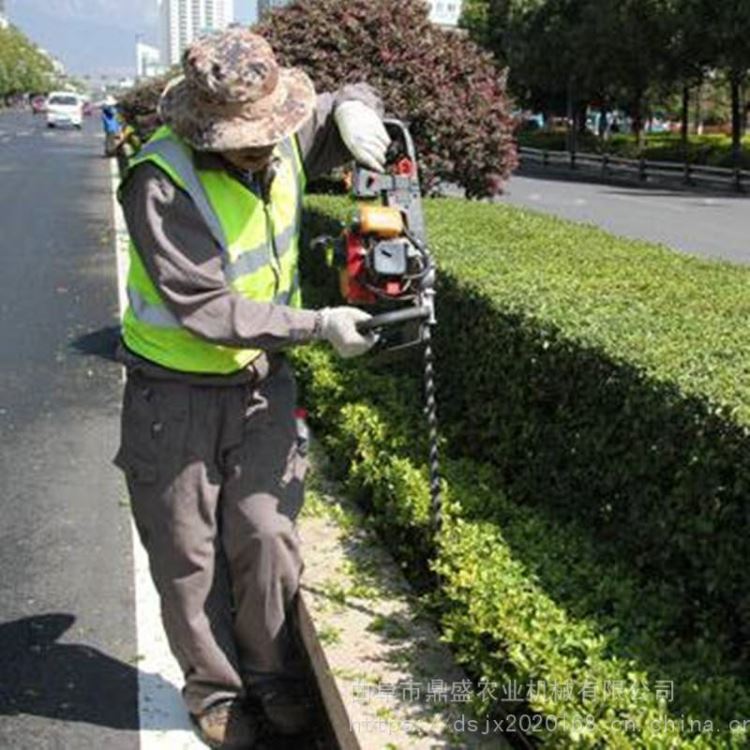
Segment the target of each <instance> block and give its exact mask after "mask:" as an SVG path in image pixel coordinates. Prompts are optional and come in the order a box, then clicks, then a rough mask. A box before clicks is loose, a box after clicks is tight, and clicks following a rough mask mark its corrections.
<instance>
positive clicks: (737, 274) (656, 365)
mask: <svg viewBox="0 0 750 750" xmlns="http://www.w3.org/2000/svg"><path fill="white" fill-rule="evenodd" d="M426 211H427V226H428V229H429V236H430V242H431V245H432V247H433V248H434V250H435V252H436V255H437V257H438V262H439V265H440V268H441V270H442V271H443V272H448V273H451V274H456V275H458V276H460V278H461V281H462V282H463V283H469V284H472V285H474V286H476V288H477V290H478V291H480V292H483V293H486V294H488V295H489V296H491V298H492V300H493V303H494V304H495V305H501V306H502V308H503V309H504V310H505V311H506V312H508V313H513V312H517V313H522V314H523V315H524V316H525V317H529V316H530V317H533V318H534V319H535V320H536V324H537V325H540V326H542V327H544V326H551V327H554V328H555V329H556V330H557V331H559V332H560V333H561V334H562V335H563V336H565V337H566V338H570V339H573V340H575V341H577V342H580V343H581V344H583V345H585V346H590V347H595V348H599V349H601V350H602V351H603V352H605V353H606V354H607V355H609V356H610V357H611V358H613V359H614V360H616V361H625V362H627V363H629V364H631V365H637V366H639V367H642V368H643V369H644V371H645V372H646V373H647V374H648V375H649V376H651V377H653V378H655V379H657V380H659V381H661V382H664V383H668V384H670V385H674V386H678V387H679V388H680V390H681V391H682V392H683V393H684V394H686V395H691V396H704V397H707V398H709V399H711V401H713V402H715V403H716V404H717V405H718V404H722V405H725V406H727V407H728V408H729V409H730V410H731V412H732V415H733V416H734V417H735V418H737V419H739V420H740V421H741V422H742V423H744V424H750V325H748V320H749V319H750V268H745V267H741V266H736V265H732V264H729V263H719V262H715V261H706V260H702V259H699V258H696V257H692V256H688V255H680V254H678V253H676V252H673V251H671V250H668V249H666V248H661V247H658V246H656V245H653V244H649V243H645V242H637V241H631V240H625V239H619V238H615V237H613V236H612V235H610V234H607V233H606V232H604V231H602V230H599V229H596V228H593V227H588V226H574V225H572V224H571V223H570V222H565V221H563V220H559V219H555V218H551V217H548V216H542V215H539V214H536V213H534V212H531V211H525V210H519V209H512V208H508V207H506V206H502V205H486V204H467V203H463V202H460V201H455V200H443V201H432V202H428V203H427V209H426ZM458 227H460V230H458V231H457V228H458ZM471 334H472V332H471V331H467V335H471Z"/></svg>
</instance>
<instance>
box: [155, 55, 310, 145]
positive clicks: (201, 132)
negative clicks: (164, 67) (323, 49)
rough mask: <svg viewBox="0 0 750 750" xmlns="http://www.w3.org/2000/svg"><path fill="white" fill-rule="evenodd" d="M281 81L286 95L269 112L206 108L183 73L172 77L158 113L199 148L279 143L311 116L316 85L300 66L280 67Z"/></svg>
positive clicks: (164, 120) (279, 83) (162, 96)
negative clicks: (253, 113) (260, 114)
mask: <svg viewBox="0 0 750 750" xmlns="http://www.w3.org/2000/svg"><path fill="white" fill-rule="evenodd" d="M278 85H279V86H281V87H283V92H284V94H285V95H283V96H280V97H279V104H278V106H276V107H275V108H274V110H273V112H272V113H271V114H270V115H267V116H265V117H262V118H253V117H252V116H251V114H250V113H249V112H243V111H241V110H240V111H239V112H237V111H236V110H233V111H232V112H231V114H228V113H225V114H221V113H217V111H216V110H213V111H210V112H206V110H205V109H203V108H201V106H200V102H198V101H196V97H195V95H194V93H193V91H192V90H191V88H190V86H189V85H188V83H187V81H186V80H185V78H184V77H182V76H180V77H178V78H175V79H173V80H172V81H170V82H169V83H168V84H167V86H166V88H165V89H164V92H163V93H162V95H161V99H160V100H159V116H160V117H161V120H162V122H164V123H165V124H166V125H169V126H170V127H171V128H172V130H174V131H175V133H177V135H179V136H180V137H181V138H184V139H185V140H186V141H187V142H188V143H189V144H190V145H191V146H193V148H195V149H196V150H198V151H234V150H237V149H242V148H257V147H262V146H270V145H273V144H276V143H280V142H281V141H283V140H284V139H285V138H287V137H288V136H290V135H291V134H292V133H294V132H296V131H297V130H299V128H300V127H301V126H302V125H303V124H304V123H305V122H306V121H307V120H308V119H309V118H310V117H311V116H312V114H313V111H314V110H315V87H314V86H313V83H312V81H311V80H310V78H309V77H308V75H307V74H306V73H305V72H304V71H302V70H300V69H299V68H281V69H280V70H279V82H278Z"/></svg>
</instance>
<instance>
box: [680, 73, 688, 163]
mask: <svg viewBox="0 0 750 750" xmlns="http://www.w3.org/2000/svg"><path fill="white" fill-rule="evenodd" d="M689 118H690V87H689V86H688V85H687V83H686V84H685V85H684V86H683V87H682V117H681V123H680V143H681V144H682V146H681V147H682V158H683V160H684V161H685V163H686V164H687V161H688V127H689V123H688V120H689Z"/></svg>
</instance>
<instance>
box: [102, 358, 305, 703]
mask: <svg viewBox="0 0 750 750" xmlns="http://www.w3.org/2000/svg"><path fill="white" fill-rule="evenodd" d="M295 404H296V385H295V381H294V375H293V373H292V371H291V368H290V367H289V365H288V363H287V362H286V361H285V360H283V359H282V360H281V364H280V365H279V367H278V369H277V370H276V371H275V372H274V371H272V372H271V373H270V374H268V375H267V377H266V378H265V379H263V380H262V381H261V382H256V383H253V384H245V385H233V386H204V385H200V386H198V385H193V384H189V383H183V382H179V381H170V380H164V379H161V378H159V379H157V378H154V377H151V376H146V375H143V374H142V373H139V372H134V371H130V372H129V375H128V380H127V383H126V386H125V393H124V401H123V410H122V436H121V446H120V450H119V451H118V454H117V456H116V458H115V463H116V464H117V465H118V466H119V467H120V468H121V469H123V471H124V472H125V475H126V478H127V484H128V489H129V492H130V497H131V503H132V509H133V515H134V518H135V523H136V526H137V529H138V533H139V536H140V539H141V542H142V543H143V545H144V547H145V549H146V551H147V553H148V558H149V564H150V569H151V575H152V577H153V580H154V583H155V585H156V588H157V590H158V592H159V596H160V599H161V614H162V621H163V623H164V629H165V631H166V634H167V638H168V640H169V645H170V648H171V650H172V653H173V654H174V656H175V657H176V659H177V661H178V662H179V664H180V667H181V668H182V671H183V674H184V676H185V686H184V688H183V697H184V699H185V703H186V704H187V707H188V710H189V711H190V712H191V713H193V714H198V713H200V712H201V711H203V710H204V709H205V708H207V707H208V706H210V705H211V704H212V703H214V702H216V701H217V700H221V699H223V698H232V697H236V696H239V697H243V696H244V694H245V691H246V687H247V686H251V685H258V686H259V685H262V684H263V683H264V681H265V680H269V679H275V678H278V677H281V678H283V677H294V676H295V675H298V674H299V664H298V662H297V661H296V656H295V653H294V649H293V641H292V639H291V637H290V628H291V610H292V603H293V599H294V596H295V595H296V593H297V590H298V584H299V577H300V574H301V572H302V567H303V563H302V559H301V557H300V550H299V540H298V536H297V531H296V527H295V523H294V522H295V519H296V517H297V515H298V514H299V511H300V509H301V507H302V503H303V481H304V475H305V471H306V468H307V458H306V455H305V451H304V450H303V449H302V446H301V445H300V443H299V441H298V436H297V430H296V420H295V417H294V408H295Z"/></svg>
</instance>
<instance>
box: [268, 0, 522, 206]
mask: <svg viewBox="0 0 750 750" xmlns="http://www.w3.org/2000/svg"><path fill="white" fill-rule="evenodd" d="M311 29H314V30H315V33H310V30H311ZM258 31H259V32H260V33H261V34H263V35H264V36H265V37H266V38H267V39H268V40H269V41H270V43H271V45H272V46H273V48H274V50H275V51H276V53H277V55H278V57H279V59H280V60H281V61H283V63H284V64H286V65H289V66H299V67H301V68H303V69H304V70H306V71H307V73H309V74H310V76H311V77H312V79H313V81H314V82H315V85H316V87H317V89H318V90H319V91H333V90H335V89H337V88H339V87H340V86H342V85H343V84H346V83H356V82H358V81H363V80H364V81H368V82H369V83H371V84H372V85H373V86H375V87H376V88H377V89H378V91H379V92H380V93H381V95H382V96H383V99H384V101H385V104H386V111H387V113H388V114H389V115H391V116H394V115H395V116H397V117H399V118H401V119H403V120H406V121H408V122H409V124H410V130H411V134H412V136H413V137H414V139H415V142H416V145H417V150H418V152H419V154H420V157H421V168H422V177H423V184H425V185H426V186H427V187H428V188H430V187H432V186H436V185H437V183H439V182H440V181H441V180H447V181H450V182H457V183H460V184H462V185H464V186H465V187H466V189H467V193H468V195H470V196H482V195H487V194H494V193H496V192H498V191H499V190H500V189H501V186H502V183H503V181H504V180H506V179H507V177H508V175H509V173H510V170H511V169H513V167H515V165H516V150H515V144H514V142H513V134H512V131H513V121H512V118H511V115H510V110H511V105H510V102H509V100H508V96H507V93H506V87H505V74H504V73H503V72H502V71H501V70H500V69H499V68H498V67H497V66H496V65H495V63H494V62H493V61H492V56H491V55H490V54H489V53H487V52H484V51H482V50H481V49H480V48H479V47H478V46H477V45H476V44H474V43H473V42H471V41H469V40H468V39H467V38H465V37H464V36H462V35H459V34H457V33H455V32H450V31H446V30H444V29H441V28H439V27H438V26H436V25H435V24H432V23H430V21H429V19H428V6H427V3H425V2H423V0H378V2H377V3H373V2H372V1H371V0H297V2H295V3H293V4H292V5H291V6H289V7H286V8H283V9H280V10H277V11H275V12H273V13H271V14H270V16H269V18H268V20H267V21H266V22H264V23H263V24H260V25H259V26H258Z"/></svg>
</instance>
